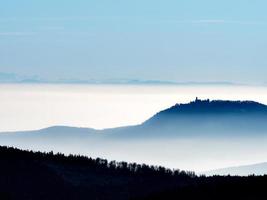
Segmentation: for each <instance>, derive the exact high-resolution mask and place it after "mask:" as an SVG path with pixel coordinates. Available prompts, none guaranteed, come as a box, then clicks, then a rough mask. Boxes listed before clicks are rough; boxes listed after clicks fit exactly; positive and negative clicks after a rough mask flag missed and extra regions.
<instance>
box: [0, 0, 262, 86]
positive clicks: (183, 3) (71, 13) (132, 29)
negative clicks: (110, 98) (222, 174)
mask: <svg viewBox="0 0 267 200" xmlns="http://www.w3.org/2000/svg"><path fill="white" fill-rule="evenodd" d="M266 8H267V2H266V1H265V0H253V1H251V0H221V1H214V0H201V1H200V0H161V1H159V0H127V1H126V0H45V1H36V0H23V1H22V0H8V1H1V2H0V72H9V73H17V74H21V75H27V76H29V75H37V76H39V77H42V78H45V79H61V78H68V79H69V78H75V79H119V78H126V79H144V80H145V79H155V80H174V81H233V82H249V83H261V82H267V78H266V74H267V59H266V52H267V37H266V35H267V12H266Z"/></svg>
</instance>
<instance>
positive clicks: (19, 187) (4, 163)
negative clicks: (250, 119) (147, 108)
mask: <svg viewBox="0 0 267 200" xmlns="http://www.w3.org/2000/svg"><path fill="white" fill-rule="evenodd" d="M266 186H267V176H249V177H231V176H226V177H222V176H220V177H219V176H214V177H204V176H201V177H199V176H196V175H195V174H194V173H193V172H185V171H179V170H171V169H166V168H164V167H159V166H148V165H145V164H142V165H140V164H136V163H126V162H115V161H111V162H108V161H107V160H104V159H100V158H97V159H92V158H87V157H84V156H78V155H77V156H75V155H70V156H64V155H63V154H53V153H52V152H50V153H41V152H32V151H23V150H19V149H15V148H8V147H0V199H22V200H23V199H260V197H261V196H265V195H266V192H265V190H266Z"/></svg>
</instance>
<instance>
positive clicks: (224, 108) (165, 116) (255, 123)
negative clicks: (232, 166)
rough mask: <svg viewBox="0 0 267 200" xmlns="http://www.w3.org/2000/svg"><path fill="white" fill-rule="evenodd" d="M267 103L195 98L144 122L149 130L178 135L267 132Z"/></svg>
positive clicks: (242, 134)
mask: <svg viewBox="0 0 267 200" xmlns="http://www.w3.org/2000/svg"><path fill="white" fill-rule="evenodd" d="M266 121H267V106H266V105H263V104H260V103H257V102H253V101H220V100H217V101H210V100H199V99H196V100H195V101H193V102H190V103H188V104H176V105H175V106H172V107H171V108H168V109H166V110H163V111H161V112H159V113H157V114H156V115H155V116H153V117H152V118H151V119H149V120H147V121H146V122H144V123H143V124H142V128H143V129H144V130H146V131H147V132H148V133H150V134H154V135H163V136H171V137H173V136H175V137H206V136H207V137H225V136H230V137H234V136H237V137H240V136H249V135H252V134H253V136H257V135H264V134H265V135H266V133H267V132H266V131H267V123H266Z"/></svg>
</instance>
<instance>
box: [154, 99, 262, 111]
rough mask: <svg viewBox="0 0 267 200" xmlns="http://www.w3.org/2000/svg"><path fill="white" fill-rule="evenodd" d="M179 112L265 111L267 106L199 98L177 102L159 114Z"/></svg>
mask: <svg viewBox="0 0 267 200" xmlns="http://www.w3.org/2000/svg"><path fill="white" fill-rule="evenodd" d="M179 113H188V114H190V113H199V114H205V113H215V114H222V113H240V114H242V113H243V114H244V113H265V114H267V106H266V105H264V104H260V103H258V102H255V101H229V100H227V101H223V100H213V101H210V100H209V99H207V100H200V99H198V98H196V99H195V101H192V102H190V103H187V104H176V105H174V106H172V107H171V108H169V109H166V110H163V111H161V112H159V113H158V114H179Z"/></svg>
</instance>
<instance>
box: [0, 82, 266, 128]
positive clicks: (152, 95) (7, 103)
mask: <svg viewBox="0 0 267 200" xmlns="http://www.w3.org/2000/svg"><path fill="white" fill-rule="evenodd" d="M196 96H197V97H199V98H203V99H205V98H210V99H222V100H225V99H227V100H254V101H258V102H261V103H265V104H267V88H266V87H248V86H230V85H229V86H168V85H166V86H159V85H157V86H153V85H149V86H147V85H146V86H144V85H138V86H133V85H67V84H66V85H48V84H47V85H46V84H41V85H38V84H33V85H30V84H25V85H22V84H11V85H5V84H0V99H1V103H0V111H1V112H0V121H1V124H0V132H3V131H21V130H33V129H40V128H45V127H49V126H54V125H66V126H75V127H90V128H97V129H103V128H111V127H118V126H127V125H135V124H139V123H142V122H143V121H145V120H147V119H148V118H150V117H151V116H153V115H154V114H155V113H157V112H158V111H160V110H163V109H165V108H168V107H170V106H172V105H174V104H176V103H187V102H189V101H191V100H194V99H195V97H196Z"/></svg>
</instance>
